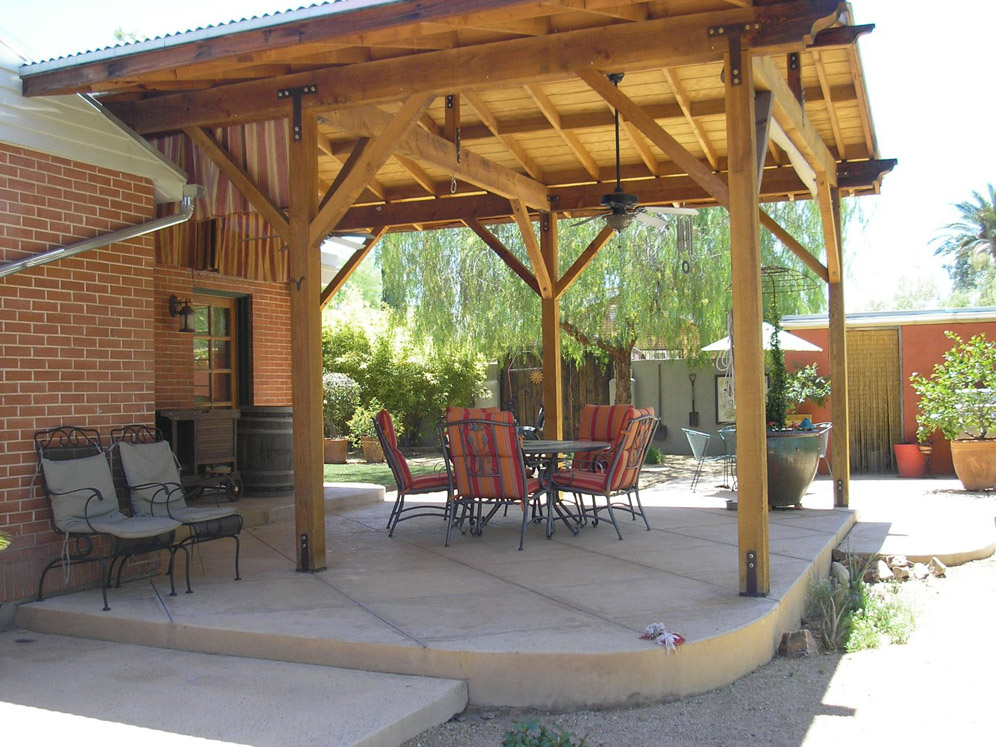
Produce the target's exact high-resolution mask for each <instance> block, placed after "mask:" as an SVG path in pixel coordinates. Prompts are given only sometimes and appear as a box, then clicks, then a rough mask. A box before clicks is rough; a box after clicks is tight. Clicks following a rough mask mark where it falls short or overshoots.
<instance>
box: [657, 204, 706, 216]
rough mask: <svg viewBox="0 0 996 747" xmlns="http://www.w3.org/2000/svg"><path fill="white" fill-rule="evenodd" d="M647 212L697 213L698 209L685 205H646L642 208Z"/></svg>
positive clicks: (669, 213)
mask: <svg viewBox="0 0 996 747" xmlns="http://www.w3.org/2000/svg"><path fill="white" fill-rule="evenodd" d="M644 210H646V211H647V212H648V213H659V214H663V215H698V214H699V211H698V210H696V209H695V208H686V207H668V206H665V205H661V206H657V207H646V208H644Z"/></svg>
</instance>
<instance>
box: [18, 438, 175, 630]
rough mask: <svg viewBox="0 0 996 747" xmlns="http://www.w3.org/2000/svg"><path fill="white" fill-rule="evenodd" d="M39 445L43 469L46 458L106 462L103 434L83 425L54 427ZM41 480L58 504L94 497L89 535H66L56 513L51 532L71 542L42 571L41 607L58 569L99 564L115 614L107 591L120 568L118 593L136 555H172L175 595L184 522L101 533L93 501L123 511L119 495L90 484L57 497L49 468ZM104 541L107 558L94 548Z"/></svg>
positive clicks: (87, 513)
mask: <svg viewBox="0 0 996 747" xmlns="http://www.w3.org/2000/svg"><path fill="white" fill-rule="evenodd" d="M34 444H35V452H36V453H37V454H38V460H39V464H40V465H41V464H42V462H41V460H42V457H44V458H45V459H48V460H51V461H70V460H74V459H83V458H86V457H92V456H97V455H98V454H99V455H100V456H102V457H103V458H104V459H106V458H107V456H106V454H105V452H104V449H103V447H102V446H101V437H100V433H99V431H97V430H95V429H93V428H82V427H79V426H58V427H56V428H49V429H47V430H43V431H38V432H36V433H35V434H34ZM108 471H110V465H108ZM41 476H42V490H43V491H44V492H45V494H46V496H48V499H49V502H50V503H53V504H54V503H55V502H56V501H58V500H59V496H62V495H71V494H78V493H81V492H83V491H89V492H90V495H89V496H87V498H86V503H85V506H84V512H83V516H82V517H80V518H82V519H84V520H85V522H86V525H87V527H88V530H87V531H84V530H74V531H68V532H64V531H63V530H61V529H60V528H59V527H58V526H57V525H56V523H55V513H54V512H53V514H52V517H51V521H52V530H53V531H54V532H55V533H56V534H61V535H63V536H64V537H65V538H66V539H65V545H64V550H63V553H61V554H60V555H59V557H57V558H55V559H53V560H51V561H49V563H48V564H47V565H46V566H45V567H44V568H43V569H42V574H41V578H40V579H39V580H38V597H37V599H38V601H39V602H41V601H44V599H45V597H44V593H43V590H44V588H45V576H46V575H47V574H48V572H49V571H50V570H52V569H53V568H68V567H70V566H71V565H72V564H73V563H84V564H85V563H97V564H98V565H99V566H100V576H101V593H102V595H103V599H104V611H105V612H107V611H108V610H110V605H109V604H108V600H107V590H108V588H110V586H111V579H112V578H113V577H114V575H115V567H116V569H117V583H116V584H115V586H116V588H120V586H121V575H122V572H123V570H124V565H125V563H126V562H127V561H128V559H129V558H131V557H133V556H135V555H140V554H144V553H149V552H158V551H163V552H166V553H168V555H169V566H168V570H167V574H168V575H169V585H170V596H176V586H175V583H174V578H173V568H174V559H175V554H176V549H177V548H175V547H174V545H173V539H174V537H175V529H176V528H177V527H179V526H180V523H179V522H176V521H169V520H164V522H163V526H164V527H165V526H167V525H169V526H171V528H169V529H166V530H158V531H156V530H150V531H149V533H148V534H146V535H145V536H139V537H121V536H117V535H115V534H114V533H112V532H109V531H102V530H99V529H97V528H95V527H94V526H93V525H92V524H91V523H90V520H91V516H90V506H91V504H93V501H94V500H96V501H113V502H114V505H115V506H119V504H118V497H117V495H116V494H115V495H108V496H105V495H102V494H101V492H100V490H99V489H97V488H94V487H91V486H86V485H83V486H80V487H79V488H78V489H75V490H71V491H63V492H56V491H55V490H53V489H52V488H51V487H50V486H49V485H48V483H47V482H46V480H45V471H44V469H42V470H41ZM134 523H136V522H133V521H132V520H131V519H129V518H125V519H124V520H123V521H122V522H121V524H122V525H123V526H124V527H125V528H128V527H130V526H133V525H134ZM143 523H145V522H143ZM99 537H104V538H106V540H107V542H108V545H109V546H108V549H107V552H106V553H103V552H100V551H99V550H98V548H97V547H96V545H95V543H94V539H95V538H99ZM70 544H72V547H70ZM183 551H184V552H185V553H186V552H187V550H186V548H183ZM188 565H189V556H188Z"/></svg>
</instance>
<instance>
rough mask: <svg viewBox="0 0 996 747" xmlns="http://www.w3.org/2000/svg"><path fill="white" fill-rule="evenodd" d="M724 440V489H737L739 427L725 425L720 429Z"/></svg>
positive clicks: (720, 435)
mask: <svg viewBox="0 0 996 747" xmlns="http://www.w3.org/2000/svg"><path fill="white" fill-rule="evenodd" d="M719 437H720V438H721V439H722V440H723V487H726V488H729V489H730V490H736V489H737V426H735V425H724V426H723V427H722V428H720V429H719Z"/></svg>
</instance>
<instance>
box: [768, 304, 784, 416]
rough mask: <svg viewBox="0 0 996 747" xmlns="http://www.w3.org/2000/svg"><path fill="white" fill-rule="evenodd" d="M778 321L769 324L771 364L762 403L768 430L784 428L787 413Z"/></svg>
mask: <svg viewBox="0 0 996 747" xmlns="http://www.w3.org/2000/svg"><path fill="white" fill-rule="evenodd" d="M781 328H782V327H781V325H780V324H779V323H778V320H777V319H776V320H774V321H773V322H772V324H771V343H770V344H771V350H770V351H769V358H770V360H771V363H770V365H769V367H768V371H769V378H768V395H767V399H766V400H765V403H764V408H765V414H764V419H765V420H766V421H767V423H768V427H769V428H778V429H781V428H784V427H785V414H786V412H788V396H787V391H786V390H787V388H788V380H787V374H786V373H785V353H784V352H783V351H782V343H781V340H779V339H778V333H779V332H780V331H781Z"/></svg>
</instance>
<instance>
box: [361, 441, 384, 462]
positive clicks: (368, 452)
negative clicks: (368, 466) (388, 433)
mask: <svg viewBox="0 0 996 747" xmlns="http://www.w3.org/2000/svg"><path fill="white" fill-rule="evenodd" d="M360 448H361V449H363V458H364V459H366V460H367V461H368V462H383V461H384V450H383V449H382V448H381V447H380V441H378V440H377V439H376V438H361V439H360Z"/></svg>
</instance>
